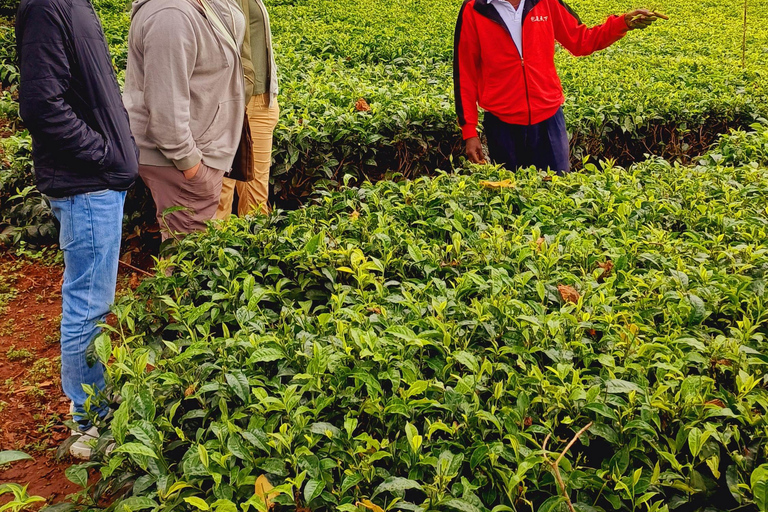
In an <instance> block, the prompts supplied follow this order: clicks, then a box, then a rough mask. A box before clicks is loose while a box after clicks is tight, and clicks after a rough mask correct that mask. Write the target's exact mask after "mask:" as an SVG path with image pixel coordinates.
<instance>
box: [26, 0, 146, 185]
mask: <svg viewBox="0 0 768 512" xmlns="http://www.w3.org/2000/svg"><path fill="white" fill-rule="evenodd" d="M16 41H17V44H18V53H19V61H20V64H21V88H20V91H19V111H20V114H21V118H22V120H23V121H24V125H25V126H26V127H27V128H28V129H29V133H30V134H31V135H32V159H33V161H34V163H35V175H36V177H37V187H38V189H40V191H41V192H43V193H44V194H47V195H49V196H52V197H66V196H71V195H77V194H83V193H86V192H96V191H99V190H105V189H111V190H127V189H128V188H130V187H131V185H132V184H133V183H134V181H135V180H136V177H137V176H138V167H139V164H138V156H137V154H138V152H137V150H136V144H135V142H134V140H133V137H132V135H131V129H130V124H129V122H128V114H127V112H126V111H125V108H124V107H123V102H122V98H121V94H120V87H119V86H118V84H117V79H116V77H115V71H114V68H113V67H112V60H111V58H110V55H109V48H108V47H107V42H106V39H105V37H104V32H103V30H102V28H101V22H100V21H99V18H98V17H97V16H96V12H95V11H94V10H93V6H92V5H91V3H90V2H89V1H88V0H22V2H21V5H20V7H19V12H18V15H17V17H16Z"/></svg>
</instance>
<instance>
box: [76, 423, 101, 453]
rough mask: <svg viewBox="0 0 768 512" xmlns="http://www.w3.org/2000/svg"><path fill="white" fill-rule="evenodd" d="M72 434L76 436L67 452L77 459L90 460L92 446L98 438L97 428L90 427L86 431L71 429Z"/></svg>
mask: <svg viewBox="0 0 768 512" xmlns="http://www.w3.org/2000/svg"><path fill="white" fill-rule="evenodd" d="M72 435H73V436H78V439H77V441H75V443H74V444H73V445H72V446H70V447H69V453H70V455H72V456H73V457H74V458H76V459H79V460H91V453H92V452H93V446H94V445H95V444H96V441H97V440H98V439H99V429H97V428H96V427H91V428H89V429H88V430H87V431H85V432H83V431H77V430H73V431H72Z"/></svg>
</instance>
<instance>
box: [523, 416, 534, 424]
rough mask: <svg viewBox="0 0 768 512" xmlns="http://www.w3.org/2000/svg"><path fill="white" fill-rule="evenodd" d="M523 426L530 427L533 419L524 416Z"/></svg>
mask: <svg viewBox="0 0 768 512" xmlns="http://www.w3.org/2000/svg"><path fill="white" fill-rule="evenodd" d="M523 425H525V426H526V427H530V426H531V425H533V418H531V417H530V416H526V418H525V419H524V420H523Z"/></svg>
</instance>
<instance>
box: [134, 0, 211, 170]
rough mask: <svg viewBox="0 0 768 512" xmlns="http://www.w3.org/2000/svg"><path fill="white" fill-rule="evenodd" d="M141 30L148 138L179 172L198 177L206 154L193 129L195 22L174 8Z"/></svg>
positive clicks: (162, 12)
mask: <svg viewBox="0 0 768 512" xmlns="http://www.w3.org/2000/svg"><path fill="white" fill-rule="evenodd" d="M140 30H141V31H142V32H141V39H142V42H143V50H144V102H145V105H146V108H147V111H148V112H149V121H148V123H147V137H148V138H149V139H150V140H151V141H152V142H153V143H154V144H155V145H156V146H157V149H158V150H159V151H160V152H161V153H162V154H163V155H164V156H165V157H166V158H167V159H168V160H170V161H171V162H173V164H174V166H176V168H177V169H179V170H180V171H190V173H189V174H191V176H187V177H188V178H191V177H194V175H195V174H196V170H195V168H196V167H197V166H198V165H199V164H200V162H201V160H202V152H201V151H200V150H199V149H198V147H197V144H196V142H195V139H194V137H193V136H192V130H191V128H190V119H191V113H190V84H189V81H190V78H191V76H192V72H193V70H194V67H195V60H196V58H197V39H196V37H195V35H194V30H193V27H192V23H191V21H190V20H189V18H188V17H187V15H186V14H185V13H183V12H182V11H180V10H178V9H174V8H168V9H163V10H160V11H158V12H156V13H154V14H153V15H152V16H150V17H149V18H147V20H146V21H145V23H144V25H143V26H142V27H141V28H140ZM185 175H186V173H185Z"/></svg>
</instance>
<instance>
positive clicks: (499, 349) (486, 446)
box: [70, 127, 768, 512]
mask: <svg viewBox="0 0 768 512" xmlns="http://www.w3.org/2000/svg"><path fill="white" fill-rule="evenodd" d="M756 128H759V129H760V133H751V134H747V133H736V134H733V135H732V136H730V137H728V138H724V139H723V140H722V141H721V142H720V144H719V145H718V146H717V147H716V148H715V149H714V150H713V152H711V153H709V154H708V155H707V156H706V157H705V158H703V159H702V160H701V161H700V163H699V164H698V165H695V166H692V167H682V166H679V165H671V164H669V163H666V162H664V161H662V160H650V161H648V162H646V163H643V164H640V165H637V166H634V167H633V168H631V169H628V170H624V169H621V168H618V167H613V166H610V165H604V166H602V167H600V168H596V167H590V169H589V172H586V173H580V174H572V175H570V176H568V177H565V178H560V177H556V176H554V177H553V176H546V175H544V174H542V173H540V172H537V171H535V170H529V171H521V172H519V173H512V172H508V171H506V170H501V169H497V168H493V167H472V168H469V169H465V170H461V171H457V172H455V173H450V174H449V173H438V174H437V175H436V176H435V177H432V178H429V177H422V178H419V179H417V180H415V181H402V182H397V183H396V182H392V181H383V182H379V183H377V184H375V185H371V184H366V185H364V186H362V187H360V188H347V189H344V190H342V191H335V192H326V193H324V194H323V195H322V197H321V199H319V200H318V203H317V204H316V205H313V206H310V207H307V208H303V209H300V210H296V211H292V212H290V213H275V214H273V215H272V216H270V217H259V218H248V219H234V220H232V221H231V222H229V223H227V224H223V225H220V226H218V227H216V228H213V227H212V228H211V229H209V230H208V231H207V232H205V233H202V234H200V235H197V236H192V237H189V238H186V239H184V240H182V241H180V242H179V243H178V244H177V245H176V246H175V248H174V249H172V250H171V252H170V253H169V254H168V255H167V257H166V259H164V260H163V261H161V262H160V263H159V268H158V275H157V277H154V278H151V279H149V280H147V281H145V282H144V283H143V284H142V285H141V287H140V288H139V290H138V292H137V294H136V296H135V297H130V298H127V299H125V300H123V301H122V302H121V303H120V304H119V305H118V306H117V307H116V308H115V311H116V314H117V322H116V326H115V327H114V328H113V337H114V338H116V341H115V342H114V343H110V341H109V337H108V336H103V337H101V338H100V339H99V340H97V342H96V343H95V354H97V355H98V357H100V358H101V360H103V361H105V362H107V361H111V363H110V364H109V371H108V373H109V380H110V382H111V384H112V386H113V388H114V390H115V391H116V392H117V393H118V394H119V395H120V396H121V397H122V402H121V404H120V405H119V407H118V408H117V409H116V411H115V412H114V415H113V418H112V419H111V429H112V430H111V433H105V434H104V435H103V436H102V438H101V439H100V443H99V444H100V446H101V447H102V448H103V447H106V446H108V445H110V444H111V443H113V442H114V443H115V444H116V446H115V449H114V451H112V453H111V455H109V456H108V457H106V458H105V459H104V462H103V463H101V464H99V463H90V464H87V465H84V466H79V467H77V466H76V467H74V468H72V469H71V470H70V474H71V475H72V476H73V477H75V478H79V481H82V482H85V481H86V480H87V476H86V474H85V471H86V469H87V468H89V467H94V466H95V467H98V468H99V469H100V472H101V475H102V477H103V480H102V481H101V482H100V483H98V484H96V485H95V486H94V487H93V488H91V489H90V491H89V492H90V494H89V496H90V498H89V499H92V500H98V499H99V498H100V497H101V496H103V495H105V494H109V493H117V496H118V498H117V500H116V501H115V502H114V503H113V504H112V505H111V506H110V507H109V508H108V509H109V510H119V511H131V510H150V509H151V510H157V511H171V510H173V511H185V510H189V511H194V510H220V511H235V510H241V511H243V512H246V511H248V510H260V511H262V512H264V511H266V505H265V501H264V497H265V495H268V497H269V498H270V499H271V500H272V502H273V504H274V506H276V507H277V508H276V510H312V511H323V510H340V511H344V512H365V511H366V510H370V511H374V512H381V511H382V510H406V511H415V512H422V511H427V510H430V511H431V510H440V511H443V510H444V511H457V512H494V511H495V512H506V511H512V510H514V511H523V510H532V511H540V512H541V511H543V512H548V511H554V510H558V511H562V510H566V508H565V507H566V506H567V505H566V503H565V502H566V499H568V500H570V501H571V502H572V504H573V506H574V508H575V509H576V510H579V511H595V510H598V511H601V510H622V511H630V510H632V511H635V510H649V511H669V510H733V509H737V508H738V509H740V510H758V509H759V510H766V507H768V501H766V493H765V492H766V486H768V465H766V462H768V457H767V455H768V453H767V452H766V450H767V449H768V446H767V445H766V442H767V441H768V429H767V428H766V426H767V424H766V419H765V418H766V416H765V415H766V414H767V413H768V390H767V389H766V381H767V378H766V368H767V365H768V342H767V341H766V335H768V293H767V292H766V277H767V273H768V244H767V241H768V208H767V206H768V130H766V129H765V127H762V128H761V127H756ZM582 429H586V430H585V431H584V433H583V434H582V435H581V436H580V437H578V439H576V440H575V442H574V443H573V444H572V446H570V447H568V443H569V441H571V440H572V439H574V438H575V437H576V434H577V433H578V432H579V431H581V430H582ZM561 454H562V456H561ZM555 461H558V462H557V464H556V465H555ZM555 467H557V470H555ZM556 475H559V478H560V479H561V480H560V482H561V483H558V476H556ZM265 480H266V481H267V482H268V483H266V484H265ZM271 486H274V489H271V490H269V491H268V490H267V489H269V488H270V487H271ZM257 490H258V491H257ZM121 493H124V494H121ZM566 496H567V498H566ZM95 502H97V501H94V503H95ZM84 503H87V502H84ZM84 508H90V509H94V508H95V507H84Z"/></svg>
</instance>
